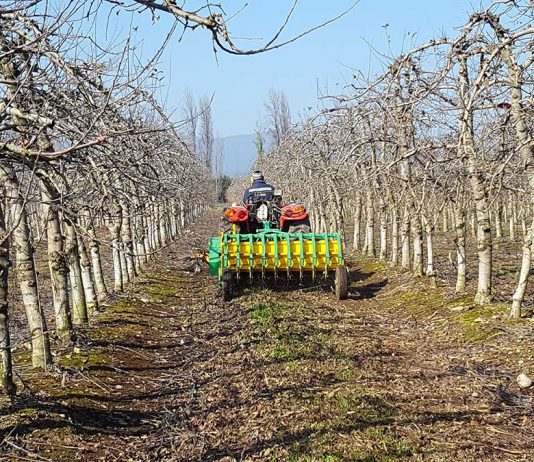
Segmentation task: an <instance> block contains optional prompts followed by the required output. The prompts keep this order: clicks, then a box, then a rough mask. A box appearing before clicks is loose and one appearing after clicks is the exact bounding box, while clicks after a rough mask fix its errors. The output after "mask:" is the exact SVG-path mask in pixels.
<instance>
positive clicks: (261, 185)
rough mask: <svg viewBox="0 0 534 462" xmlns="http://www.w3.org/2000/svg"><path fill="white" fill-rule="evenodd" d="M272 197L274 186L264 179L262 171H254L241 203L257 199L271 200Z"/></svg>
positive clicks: (246, 203)
mask: <svg viewBox="0 0 534 462" xmlns="http://www.w3.org/2000/svg"><path fill="white" fill-rule="evenodd" d="M273 198H274V187H273V186H272V185H271V184H269V183H267V182H266V181H265V178H264V176H263V173H261V172H260V171H256V172H254V173H253V174H252V178H251V179H250V186H249V187H248V188H247V189H246V190H245V194H244V195H243V203H244V204H245V205H248V203H249V202H256V201H257V200H258V199H261V200H265V201H272V200H273Z"/></svg>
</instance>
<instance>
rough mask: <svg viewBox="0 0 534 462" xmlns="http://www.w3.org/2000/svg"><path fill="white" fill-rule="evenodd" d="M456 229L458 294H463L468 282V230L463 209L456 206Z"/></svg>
mask: <svg viewBox="0 0 534 462" xmlns="http://www.w3.org/2000/svg"><path fill="white" fill-rule="evenodd" d="M454 229H455V234H456V235H455V239H454V243H455V244H456V260H457V265H458V268H457V270H456V293H457V294H463V293H464V292H465V280H466V261H465V242H466V229H465V213H464V211H463V210H462V209H461V207H460V206H459V205H458V204H456V206H455V210H454Z"/></svg>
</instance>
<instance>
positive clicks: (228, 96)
mask: <svg viewBox="0 0 534 462" xmlns="http://www.w3.org/2000/svg"><path fill="white" fill-rule="evenodd" d="M197 3H198V2H197ZM222 3H223V4H224V6H225V9H226V12H227V14H228V15H231V14H232V13H234V12H235V11H237V10H239V9H240V7H241V6H242V5H243V4H244V3H245V2H243V1H238V0H227V1H223V2H222ZM351 3H352V1H350V0H336V1H324V0H301V1H300V3H299V6H298V8H297V10H296V12H295V14H294V17H293V18H292V20H291V22H290V24H289V27H288V28H287V29H286V31H285V35H284V37H285V38H288V37H290V36H292V35H295V34H297V33H299V32H302V31H303V30H306V29H307V28H309V27H312V26H314V25H317V24H319V23H321V22H323V21H324V20H326V19H329V18H330V17H333V16H335V15H337V14H338V13H339V12H340V11H343V10H344V9H345V8H347V6H349V5H350V4H351ZM481 3H482V4H486V3H487V2H486V1H485V0H476V1H470V0H360V3H359V4H358V5H357V6H356V7H355V8H354V9H353V10H352V11H351V12H350V13H349V14H348V15H347V16H345V17H344V18H342V19H340V20H339V21H337V22H335V23H333V24H331V25H329V26H327V27H325V28H324V29H321V30H319V31H317V32H315V33H313V34H312V35H309V36H307V37H304V38H303V39H301V40H299V41H298V42H296V43H293V44H291V45H288V46H287V47H284V48H282V49H279V50H275V51H271V52H268V53H264V54H260V55H255V56H230V55H226V54H224V53H223V52H219V53H217V58H216V57H215V55H214V53H213V48H212V43H211V40H210V36H209V34H208V33H207V32H206V31H203V30H200V29H197V30H196V31H193V32H191V31H188V32H187V33H186V34H185V36H184V37H183V38H182V40H181V41H178V38H179V34H177V35H176V36H175V38H174V39H173V40H172V41H171V43H170V45H169V46H168V47H167V48H166V50H165V52H164V54H163V55H162V57H161V59H160V63H159V65H158V66H157V67H158V70H160V71H161V75H162V76H164V77H165V78H164V80H163V81H162V83H163V84H164V88H162V90H161V94H160V98H162V99H165V101H166V105H167V106H168V108H177V107H179V106H180V105H181V101H182V97H183V94H184V91H185V89H186V88H189V89H191V91H192V92H193V94H194V95H195V96H202V95H212V94H213V95H214V100H213V115H214V121H215V129H216V131H217V132H218V133H219V134H220V136H230V135H238V134H247V133H252V132H253V130H254V127H255V125H256V121H257V120H258V119H259V118H260V117H261V116H262V112H263V104H264V101H265V98H266V95H267V92H268V90H269V88H277V89H281V90H283V91H284V92H285V93H286V94H287V96H288V99H289V103H290V106H291V109H292V112H293V115H294V118H298V114H299V113H300V114H303V111H304V112H305V110H306V108H307V107H314V106H315V105H316V95H317V89H318V88H319V89H320V91H321V92H323V93H330V94H335V93H340V92H342V91H343V86H344V85H346V84H347V83H349V82H350V79H351V76H352V74H353V73H354V71H353V70H352V69H359V70H361V71H363V72H364V73H372V74H374V73H377V72H380V70H381V62H380V56H378V55H376V54H374V53H373V52H372V51H371V50H370V46H369V45H372V47H374V48H375V49H376V50H377V51H379V52H381V53H384V54H387V55H389V54H391V52H390V49H391V51H392V52H393V53H395V54H397V53H398V52H400V51H401V50H402V49H404V50H408V49H410V48H411V47H412V45H414V44H417V43H422V42H425V41H426V40H428V39H430V38H432V37H435V36H439V35H441V34H443V33H446V34H448V35H452V34H453V33H454V31H455V28H457V27H459V26H461V25H462V24H463V23H464V22H465V20H466V18H467V14H468V12H471V11H473V10H476V9H479V8H480V5H481ZM188 4H190V5H194V2H186V7H187V5H188ZM291 4H292V1H291V0H276V1H274V0H250V1H249V2H248V6H247V8H246V9H245V10H244V11H243V12H242V13H240V14H239V15H238V16H237V17H235V18H234V19H233V20H232V21H231V22H230V23H229V29H230V30H231V32H232V33H233V34H234V35H235V36H239V37H249V38H258V37H261V38H268V37H270V36H271V35H272V33H273V32H274V31H275V30H276V29H277V27H279V25H280V24H281V22H282V21H283V20H284V18H285V14H286V13H287V11H288V9H289V8H290V6H291ZM99 21H100V22H101V23H102V24H104V22H106V23H107V21H108V17H106V16H105V15H104V14H102V15H100V18H99ZM115 22H116V23H115ZM170 23H171V21H170V18H166V17H165V16H164V15H163V14H162V17H161V19H160V20H159V21H156V22H155V23H153V22H152V19H151V16H150V14H149V13H145V14H144V15H140V14H138V13H134V14H132V15H131V14H129V13H125V12H124V11H123V12H121V13H120V14H119V16H117V17H113V19H111V22H110V23H108V25H110V24H111V25H112V26H113V27H117V28H118V29H119V30H122V31H123V32H124V31H125V30H127V29H129V27H130V24H132V25H135V26H136V27H137V32H136V36H135V40H136V41H138V42H139V43H140V44H141V46H142V54H143V55H144V56H145V57H146V58H148V57H150V56H151V54H152V53H153V52H154V50H156V49H157V48H158V47H159V46H160V45H161V43H162V41H163V39H164V37H165V33H166V31H167V30H168V29H169V27H170ZM385 24H389V27H388V28H387V33H388V34H389V37H390V40H389V41H388V38H387V34H386V29H385V28H384V27H383V26H384V25H385ZM100 29H101V30H103V29H102V27H100ZM108 30H109V29H108ZM408 34H410V37H408ZM412 34H415V35H412ZM239 43H240V44H241V45H242V46H243V47H244V48H245V47H247V46H250V47H254V46H255V45H258V44H259V43H261V42H259V41H253V40H245V41H242V42H239Z"/></svg>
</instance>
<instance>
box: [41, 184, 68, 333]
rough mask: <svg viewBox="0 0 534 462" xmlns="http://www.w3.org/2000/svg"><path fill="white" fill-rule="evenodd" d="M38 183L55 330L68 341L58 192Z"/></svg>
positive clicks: (66, 290) (66, 285)
mask: <svg viewBox="0 0 534 462" xmlns="http://www.w3.org/2000/svg"><path fill="white" fill-rule="evenodd" d="M41 183H42V188H41V195H42V201H43V209H44V216H45V220H46V221H45V222H46V238H47V239H46V240H47V245H48V265H49V268H50V276H51V281H52V295H53V299H54V315H55V320H56V332H57V334H58V336H59V337H60V338H61V339H62V340H63V341H64V342H70V341H72V319H71V311H70V305H69V283H68V272H69V270H68V267H67V262H66V259H65V252H64V240H63V235H62V234H61V221H60V219H59V211H58V209H57V207H58V204H59V194H57V192H56V191H55V189H54V188H53V187H51V185H50V184H47V183H46V182H43V181H42V182H41Z"/></svg>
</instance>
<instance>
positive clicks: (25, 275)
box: [0, 167, 52, 370]
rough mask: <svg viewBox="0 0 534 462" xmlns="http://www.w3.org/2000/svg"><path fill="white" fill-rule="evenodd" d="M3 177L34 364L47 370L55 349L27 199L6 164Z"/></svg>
mask: <svg viewBox="0 0 534 462" xmlns="http://www.w3.org/2000/svg"><path fill="white" fill-rule="evenodd" d="M0 178H1V179H2V181H3V182H4V185H5V188H6V192H7V196H8V201H7V203H8V205H9V215H10V219H9V226H10V228H11V229H12V230H13V231H12V243H13V247H14V250H15V269H16V274H17V282H18V284H19V289H20V293H21V296H22V303H23V305H24V311H25V314H26V319H27V321H28V328H29V330H30V335H31V343H32V366H33V367H35V368H42V369H44V370H46V369H47V368H48V366H49V365H51V364H52V352H51V350H50V339H49V334H48V329H47V325H46V318H45V316H44V313H43V310H42V306H41V300H40V298H39V293H38V284H37V274H36V271H35V261H34V255H33V246H32V245H31V241H30V228H29V226H28V214H27V211H26V208H25V207H24V200H23V198H22V197H21V196H20V192H19V184H18V180H17V178H16V176H14V174H13V172H12V171H11V170H9V169H7V167H2V168H0Z"/></svg>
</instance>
